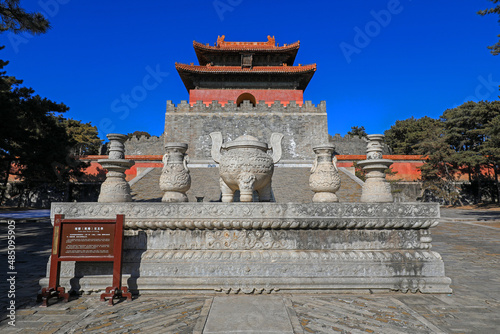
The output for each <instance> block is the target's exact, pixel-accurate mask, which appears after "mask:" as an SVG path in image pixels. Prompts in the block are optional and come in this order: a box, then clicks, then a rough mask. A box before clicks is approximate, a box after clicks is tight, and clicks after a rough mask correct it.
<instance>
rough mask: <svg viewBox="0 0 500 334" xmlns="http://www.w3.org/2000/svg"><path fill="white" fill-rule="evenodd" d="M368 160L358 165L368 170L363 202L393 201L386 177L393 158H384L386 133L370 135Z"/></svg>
mask: <svg viewBox="0 0 500 334" xmlns="http://www.w3.org/2000/svg"><path fill="white" fill-rule="evenodd" d="M367 137H368V144H367V146H366V160H363V161H360V162H358V165H359V166H360V167H362V168H363V169H364V170H365V171H366V181H365V184H364V185H363V189H362V193H361V202H393V197H392V193H391V185H390V184H389V182H387V180H386V179H385V170H386V169H387V168H389V167H390V166H391V165H392V162H393V161H392V160H388V159H383V158H382V141H383V140H384V135H381V134H374V135H368V136H367Z"/></svg>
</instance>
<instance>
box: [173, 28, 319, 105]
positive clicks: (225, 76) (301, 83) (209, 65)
mask: <svg viewBox="0 0 500 334" xmlns="http://www.w3.org/2000/svg"><path fill="white" fill-rule="evenodd" d="M193 47H194V50H195V52H196V56H197V58H198V62H199V65H194V64H190V65H187V64H180V63H176V64H175V67H176V69H177V71H178V72H179V75H180V77H181V79H182V82H183V83H184V86H186V89H187V90H188V92H189V103H190V104H194V103H196V102H197V101H202V102H203V103H212V101H215V100H216V101H218V102H219V103H220V104H221V105H222V106H224V105H225V104H226V103H227V102H228V101H235V103H236V104H237V105H240V104H241V102H242V101H244V100H249V101H250V102H251V103H252V104H253V105H256V103H257V102H258V101H265V103H266V104H268V105H270V104H273V103H274V102H275V101H280V102H281V103H282V104H283V105H287V104H288V103H289V102H290V101H295V102H296V103H297V105H299V106H301V105H302V104H303V102H304V98H303V96H304V91H305V89H306V87H307V85H308V84H309V81H310V80H311V78H312V76H313V75H314V72H315V71H316V64H311V65H301V64H298V65H297V66H294V61H295V57H296V55H297V52H298V51H299V47H300V42H298V41H297V42H295V43H292V44H284V45H282V46H279V44H277V43H276V41H275V39H274V37H271V36H267V42H229V41H226V40H225V36H224V35H222V36H219V37H218V38H217V42H216V43H215V45H214V46H211V45H209V44H208V43H207V44H203V43H199V42H197V41H194V42H193Z"/></svg>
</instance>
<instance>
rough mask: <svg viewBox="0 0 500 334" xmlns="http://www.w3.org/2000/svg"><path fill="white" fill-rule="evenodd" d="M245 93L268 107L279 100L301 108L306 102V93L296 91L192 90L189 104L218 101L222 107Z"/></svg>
mask: <svg viewBox="0 0 500 334" xmlns="http://www.w3.org/2000/svg"><path fill="white" fill-rule="evenodd" d="M243 93H250V94H252V95H253V96H254V97H255V101H256V102H259V101H261V100H264V101H266V103H267V104H268V105H270V104H273V103H274V101H276V100H279V101H281V103H282V104H284V105H287V104H288V103H289V102H290V101H295V102H297V104H298V105H299V106H301V105H302V103H303V102H304V91H302V90H295V89H191V90H190V91H189V103H190V104H191V105H193V104H195V103H196V102H197V101H203V103H205V104H209V103H212V101H214V100H217V101H219V103H220V104H221V105H225V104H226V103H227V101H234V102H235V103H236V100H237V99H238V96H240V95H241V94H243Z"/></svg>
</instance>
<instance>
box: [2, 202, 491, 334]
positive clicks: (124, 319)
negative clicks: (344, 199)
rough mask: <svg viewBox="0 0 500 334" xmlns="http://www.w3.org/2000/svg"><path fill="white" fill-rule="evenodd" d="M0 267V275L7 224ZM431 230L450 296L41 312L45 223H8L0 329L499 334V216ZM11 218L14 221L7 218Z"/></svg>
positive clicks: (154, 302) (158, 300)
mask: <svg viewBox="0 0 500 334" xmlns="http://www.w3.org/2000/svg"><path fill="white" fill-rule="evenodd" d="M2 213H4V214H2V215H0V230H1V233H0V236H1V240H0V253H1V255H0V261H1V266H0V268H2V273H3V275H6V273H7V272H8V270H7V269H8V268H7V241H6V230H7V219H8V218H9V215H8V214H5V212H2ZM441 215H442V217H443V218H442V222H441V223H440V224H439V225H438V226H437V227H436V228H433V229H432V235H433V242H432V243H433V250H435V251H437V252H439V253H440V254H441V256H442V257H443V259H444V263H445V267H446V275H447V276H448V277H450V278H451V279H452V285H451V287H452V289H453V294H433V295H424V294H411V293H408V294H403V293H390V294H388V293H387V294H386V293H384V294H370V293H369V292H366V293H365V294H323V295H308V294H293V295H290V294H271V295H256V296H248V295H243V296H241V295H221V294H217V295H159V296H152V295H143V296H138V297H136V298H135V299H134V300H133V301H132V302H129V303H127V302H120V303H118V304H116V305H115V306H113V307H109V306H107V303H103V302H100V301H99V294H91V295H84V296H81V297H73V298H72V299H71V300H70V302H69V303H64V302H58V303H55V304H52V305H51V306H49V307H48V308H40V307H39V303H37V302H36V294H37V291H38V280H39V279H40V278H42V277H44V276H45V268H46V263H47V259H48V257H49V251H50V244H51V233H52V230H51V225H50V222H49V221H48V220H47V219H46V218H43V215H41V216H37V217H33V216H31V217H21V216H19V215H18V216H15V218H16V229H15V231H16V270H17V275H16V299H15V301H16V309H17V312H16V322H15V325H16V326H15V327H12V326H9V325H8V322H7V321H8V320H6V315H7V313H6V309H7V305H8V304H7V303H8V302H9V299H8V298H7V291H8V288H9V286H8V282H7V281H6V279H5V278H2V279H1V281H0V289H1V291H2V294H3V296H2V298H0V314H1V319H2V322H0V329H2V331H6V332H9V333H488V334H489V333H498V332H499V331H500V330H499V328H500V211H491V210H488V211H486V210H483V211H481V210H456V209H443V210H442V211H441ZM12 217H13V216H12Z"/></svg>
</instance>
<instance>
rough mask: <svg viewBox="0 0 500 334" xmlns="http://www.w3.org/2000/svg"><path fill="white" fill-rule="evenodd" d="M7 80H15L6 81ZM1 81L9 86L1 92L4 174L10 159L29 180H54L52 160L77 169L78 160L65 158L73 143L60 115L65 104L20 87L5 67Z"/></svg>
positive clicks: (0, 150)
mask: <svg viewBox="0 0 500 334" xmlns="http://www.w3.org/2000/svg"><path fill="white" fill-rule="evenodd" d="M9 80H10V81H13V82H14V84H11V85H6V82H8V81H9ZM0 82H2V86H4V87H9V89H6V90H2V91H1V92H0V109H1V110H2V113H1V114H0V115H1V116H0V159H1V161H2V164H1V167H2V172H3V175H4V177H6V176H7V174H8V172H9V171H10V166H11V163H13V162H16V163H17V164H19V165H20V166H22V168H21V169H20V170H18V171H17V172H18V174H19V176H21V177H22V178H23V179H24V180H25V181H26V182H27V183H28V184H29V183H32V182H35V181H40V180H45V181H53V180H57V179H58V174H56V173H54V170H53V164H54V163H59V164H64V165H68V164H71V165H72V168H69V169H68V172H69V171H76V170H78V169H79V168H78V167H79V164H78V163H76V162H75V161H73V160H70V159H69V158H67V156H68V153H69V149H70V148H71V147H72V146H74V145H75V144H76V141H75V140H73V139H72V138H71V136H70V135H69V134H68V132H67V129H66V125H65V121H66V120H65V119H64V118H63V117H62V116H61V114H62V113H64V112H66V111H67V110H68V108H67V107H66V106H65V105H64V104H62V103H55V102H52V101H50V100H48V99H46V98H42V97H40V96H39V95H34V91H33V89H31V88H26V87H19V85H20V81H19V80H11V77H7V76H6V75H5V71H2V72H1V73H0ZM10 172H12V171H10ZM59 176H60V175H59ZM66 177H69V175H66Z"/></svg>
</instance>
